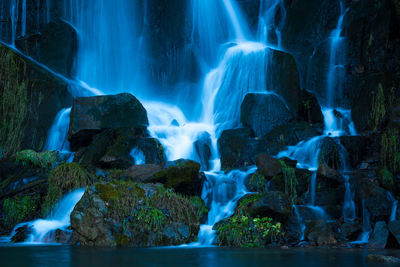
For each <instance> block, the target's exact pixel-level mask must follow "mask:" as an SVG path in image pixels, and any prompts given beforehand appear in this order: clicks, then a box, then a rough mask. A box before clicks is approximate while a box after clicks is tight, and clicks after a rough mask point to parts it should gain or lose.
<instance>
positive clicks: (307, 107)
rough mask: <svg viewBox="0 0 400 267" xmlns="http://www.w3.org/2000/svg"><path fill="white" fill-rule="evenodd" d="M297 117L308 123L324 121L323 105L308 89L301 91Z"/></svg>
mask: <svg viewBox="0 0 400 267" xmlns="http://www.w3.org/2000/svg"><path fill="white" fill-rule="evenodd" d="M297 119H298V120H300V121H306V122H308V123H323V122H324V116H323V115H322V111H321V107H320V105H319V103H318V99H317V98H316V97H315V95H314V94H312V93H310V92H308V91H307V90H301V91H300V104H299V112H298V114H297Z"/></svg>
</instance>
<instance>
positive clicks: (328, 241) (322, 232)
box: [305, 220, 337, 246]
mask: <svg viewBox="0 0 400 267" xmlns="http://www.w3.org/2000/svg"><path fill="white" fill-rule="evenodd" d="M305 236H306V238H307V239H308V240H309V241H310V242H314V243H315V244H316V245H318V246H325V245H336V243H337V241H336V239H335V236H334V232H333V231H332V227H331V226H330V225H329V224H328V223H327V222H326V221H325V220H317V221H311V222H309V223H307V224H306V232H305Z"/></svg>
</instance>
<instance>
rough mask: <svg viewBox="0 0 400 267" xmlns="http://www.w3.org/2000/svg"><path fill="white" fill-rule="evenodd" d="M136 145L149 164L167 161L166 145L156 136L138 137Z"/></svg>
mask: <svg viewBox="0 0 400 267" xmlns="http://www.w3.org/2000/svg"><path fill="white" fill-rule="evenodd" d="M135 147H137V148H138V149H139V150H140V151H142V152H143V154H144V157H145V160H146V163H147V164H162V163H164V162H165V161H166V157H165V152H164V147H163V146H162V144H161V143H160V141H158V140H157V139H156V138H150V137H144V138H139V139H136V140H135Z"/></svg>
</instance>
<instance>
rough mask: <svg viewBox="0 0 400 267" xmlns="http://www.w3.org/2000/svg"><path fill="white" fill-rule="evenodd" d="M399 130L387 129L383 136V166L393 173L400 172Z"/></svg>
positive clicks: (381, 154)
mask: <svg viewBox="0 0 400 267" xmlns="http://www.w3.org/2000/svg"><path fill="white" fill-rule="evenodd" d="M399 138H400V136H399V130H398V129H394V128H389V129H387V130H386V131H385V132H384V133H383V134H382V136H381V142H380V146H381V151H380V156H381V164H382V165H383V166H384V167H385V168H387V169H388V170H390V171H391V172H393V173H398V172H400V144H399Z"/></svg>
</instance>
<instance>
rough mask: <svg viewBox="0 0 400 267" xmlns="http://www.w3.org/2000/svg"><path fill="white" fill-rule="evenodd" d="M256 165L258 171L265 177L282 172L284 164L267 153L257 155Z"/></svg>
mask: <svg viewBox="0 0 400 267" xmlns="http://www.w3.org/2000/svg"><path fill="white" fill-rule="evenodd" d="M256 165H257V168H258V171H259V172H261V173H262V174H263V175H264V177H273V176H275V175H277V174H279V173H282V165H281V163H280V162H279V160H278V159H275V158H273V157H271V156H269V155H268V154H265V153H262V154H259V155H258V156H257V159H256Z"/></svg>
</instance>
